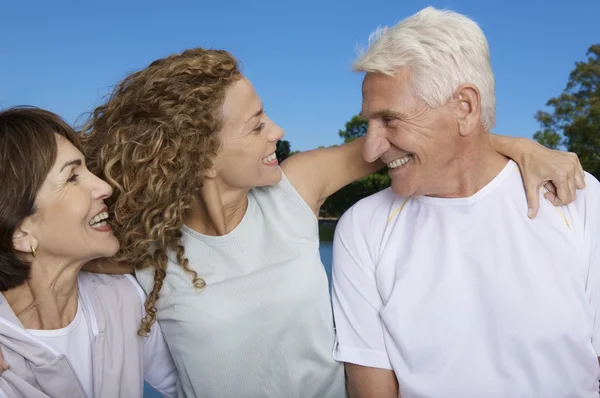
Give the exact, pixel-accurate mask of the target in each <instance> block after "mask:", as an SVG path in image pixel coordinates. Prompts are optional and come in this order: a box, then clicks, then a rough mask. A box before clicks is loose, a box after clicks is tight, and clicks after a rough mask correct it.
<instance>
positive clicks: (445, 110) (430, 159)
mask: <svg viewBox="0 0 600 398" xmlns="http://www.w3.org/2000/svg"><path fill="white" fill-rule="evenodd" d="M362 94H363V103H362V111H361V115H362V116H363V117H364V118H366V119H368V121H369V128H368V130H367V140H366V143H365V147H364V150H363V157H364V159H365V160H366V161H367V162H374V161H375V160H377V159H381V160H382V161H383V162H384V163H386V164H387V165H388V167H389V174H390V177H391V179H392V189H393V191H394V192H395V193H397V194H399V195H436V194H440V193H441V192H443V187H444V185H445V184H446V181H447V180H448V170H449V168H451V166H452V164H453V163H455V162H456V161H457V157H458V155H457V153H458V152H459V150H458V146H459V138H460V134H459V132H458V129H459V127H458V123H457V119H456V115H455V113H454V110H453V107H452V104H453V102H452V101H449V102H448V103H447V104H445V105H443V106H441V107H439V108H435V109H433V108H431V107H429V106H428V105H427V104H425V103H424V102H423V101H422V100H420V99H419V98H418V96H416V95H415V94H414V93H413V90H412V86H411V82H410V70H409V69H408V68H403V69H401V70H399V71H398V72H397V73H396V74H394V76H387V75H384V74H380V73H367V74H366V76H365V79H364V81H363V86H362Z"/></svg>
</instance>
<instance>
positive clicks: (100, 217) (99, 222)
mask: <svg viewBox="0 0 600 398" xmlns="http://www.w3.org/2000/svg"><path fill="white" fill-rule="evenodd" d="M106 220H108V212H107V211H103V212H102V213H100V214H97V215H95V216H94V217H93V218H92V219H91V220H90V226H91V227H92V228H96V229H101V228H104V227H106V226H107V225H108V222H107V221H106Z"/></svg>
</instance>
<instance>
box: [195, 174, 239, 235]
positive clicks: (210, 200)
mask: <svg viewBox="0 0 600 398" xmlns="http://www.w3.org/2000/svg"><path fill="white" fill-rule="evenodd" d="M248 192H249V190H247V189H239V190H232V189H226V188H225V187H224V186H223V184H222V183H220V182H219V181H216V180H215V179H209V180H207V181H205V183H204V186H203V187H202V188H201V189H200V191H199V193H198V195H197V197H196V200H195V201H194V203H192V206H191V208H190V209H189V210H188V211H187V212H186V213H185V215H184V223H185V224H186V225H187V226H188V227H190V228H191V229H193V230H194V231H197V232H199V233H201V234H204V235H210V236H222V235H226V234H228V233H230V232H231V231H233V230H234V229H235V228H236V227H237V226H238V225H239V224H240V222H241V221H242V219H243V218H244V215H245V214H246V209H247V208H248Z"/></svg>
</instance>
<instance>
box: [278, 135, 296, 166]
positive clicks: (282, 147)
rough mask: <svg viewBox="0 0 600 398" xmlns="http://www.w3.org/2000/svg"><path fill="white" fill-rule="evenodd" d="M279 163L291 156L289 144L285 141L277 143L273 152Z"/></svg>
mask: <svg viewBox="0 0 600 398" xmlns="http://www.w3.org/2000/svg"><path fill="white" fill-rule="evenodd" d="M275 154H276V155H277V160H278V161H279V163H281V162H283V161H284V160H286V159H287V158H289V157H290V156H292V155H293V153H292V151H291V145H290V142H289V141H287V140H280V141H277V149H276V150H275Z"/></svg>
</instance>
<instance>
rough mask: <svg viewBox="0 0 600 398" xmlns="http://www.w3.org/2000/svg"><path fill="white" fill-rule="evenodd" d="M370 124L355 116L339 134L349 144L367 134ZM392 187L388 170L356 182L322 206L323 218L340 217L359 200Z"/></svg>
mask: <svg viewBox="0 0 600 398" xmlns="http://www.w3.org/2000/svg"><path fill="white" fill-rule="evenodd" d="M367 127H368V122H367V120H366V119H364V118H362V117H360V116H358V115H355V116H353V117H352V118H351V119H350V120H349V121H348V122H346V126H345V129H344V130H339V131H338V134H339V136H340V138H341V139H342V140H343V141H344V143H348V142H350V141H352V140H355V139H357V138H359V137H362V136H364V135H365V134H366V133H367ZM389 185H390V177H389V175H388V174H387V170H385V169H384V170H382V171H379V172H377V173H374V174H371V175H369V176H366V177H364V178H361V179H360V180H358V181H355V182H353V183H351V184H349V185H347V186H345V187H344V188H342V189H340V190H339V191H337V192H336V193H334V194H333V195H331V196H330V197H329V198H328V199H327V200H326V201H325V203H323V206H321V216H322V217H334V218H337V217H340V216H341V215H342V214H343V213H344V212H345V211H346V210H348V209H349V208H350V207H351V206H352V205H353V204H355V203H356V202H358V201H359V200H361V199H363V198H366V197H367V196H370V195H373V194H374V193H377V192H379V191H381V190H382V189H385V188H387V187H388V186H389Z"/></svg>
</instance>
